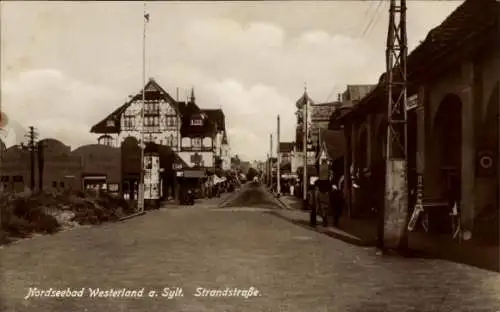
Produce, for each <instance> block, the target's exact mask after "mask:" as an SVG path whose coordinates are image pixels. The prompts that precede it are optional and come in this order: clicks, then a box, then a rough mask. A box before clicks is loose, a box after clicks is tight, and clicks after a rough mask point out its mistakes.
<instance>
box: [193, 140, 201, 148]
mask: <svg viewBox="0 0 500 312" xmlns="http://www.w3.org/2000/svg"><path fill="white" fill-rule="evenodd" d="M191 144H192V146H193V148H201V138H192V139H191Z"/></svg>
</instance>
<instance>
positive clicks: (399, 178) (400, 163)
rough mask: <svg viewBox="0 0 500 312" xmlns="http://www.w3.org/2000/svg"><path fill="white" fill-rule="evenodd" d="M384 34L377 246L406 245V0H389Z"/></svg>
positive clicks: (401, 246)
mask: <svg viewBox="0 0 500 312" xmlns="http://www.w3.org/2000/svg"><path fill="white" fill-rule="evenodd" d="M389 13H390V14H389V30H388V34H387V50H386V69H387V79H386V83H387V85H386V87H387V99H388V107H387V120H388V127H387V146H386V151H387V153H386V155H387V157H386V181H385V205H384V209H383V211H382V216H383V220H384V222H383V228H382V229H381V230H380V232H379V233H381V234H382V239H380V243H381V246H380V247H381V248H382V250H384V249H403V250H404V249H405V248H406V247H407V243H408V239H407V231H406V227H407V216H408V175H407V170H408V169H407V116H406V114H407V112H406V104H407V103H406V102H407V94H406V93H407V92H406V87H407V80H406V58H407V53H408V51H407V38H406V0H391V2H390V10H389Z"/></svg>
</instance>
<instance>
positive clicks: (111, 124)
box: [106, 120, 115, 127]
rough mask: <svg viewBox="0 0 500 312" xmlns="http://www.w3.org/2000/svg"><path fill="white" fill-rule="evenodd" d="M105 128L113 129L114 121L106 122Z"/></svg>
mask: <svg viewBox="0 0 500 312" xmlns="http://www.w3.org/2000/svg"><path fill="white" fill-rule="evenodd" d="M106 126H107V127H114V126H115V121H114V120H108V121H106Z"/></svg>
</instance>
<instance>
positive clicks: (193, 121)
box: [191, 119, 203, 126]
mask: <svg viewBox="0 0 500 312" xmlns="http://www.w3.org/2000/svg"><path fill="white" fill-rule="evenodd" d="M191 126H203V120H201V119H191Z"/></svg>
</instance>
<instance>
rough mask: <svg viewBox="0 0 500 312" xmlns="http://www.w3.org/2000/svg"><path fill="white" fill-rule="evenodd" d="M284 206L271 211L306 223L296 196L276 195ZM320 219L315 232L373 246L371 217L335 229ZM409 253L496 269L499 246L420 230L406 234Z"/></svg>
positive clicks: (374, 232) (499, 267)
mask: <svg viewBox="0 0 500 312" xmlns="http://www.w3.org/2000/svg"><path fill="white" fill-rule="evenodd" d="M277 199H278V200H279V201H280V202H281V203H283V204H284V205H285V206H287V208H288V209H287V210H281V211H276V212H274V213H273V214H274V215H277V216H279V217H281V218H283V219H286V220H288V221H291V222H292V223H295V224H297V225H300V226H303V227H307V228H309V229H311V227H310V226H309V211H303V210H301V207H302V203H301V201H300V199H298V198H296V197H293V196H288V195H285V196H281V197H280V198H277ZM321 222H322V220H321V218H320V217H318V218H317V226H316V229H315V230H316V231H317V232H320V233H323V234H326V235H328V236H331V237H334V238H337V239H340V240H342V241H345V242H347V243H351V244H354V245H358V246H375V245H376V239H377V223H376V220H371V219H351V218H348V217H345V216H344V217H342V218H341V219H340V226H339V228H334V227H327V228H325V227H323V226H321ZM408 247H409V249H410V255H408V256H418V257H430V258H438V259H442V260H447V261H452V262H458V263H463V264H467V265H471V266H475V267H479V268H482V269H486V270H492V271H496V272H500V249H499V247H498V246H478V245H475V244H474V243H472V242H462V244H458V243H457V242H454V241H452V240H451V238H450V236H449V235H441V236H439V235H430V234H426V233H421V232H410V233H409V234H408Z"/></svg>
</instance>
